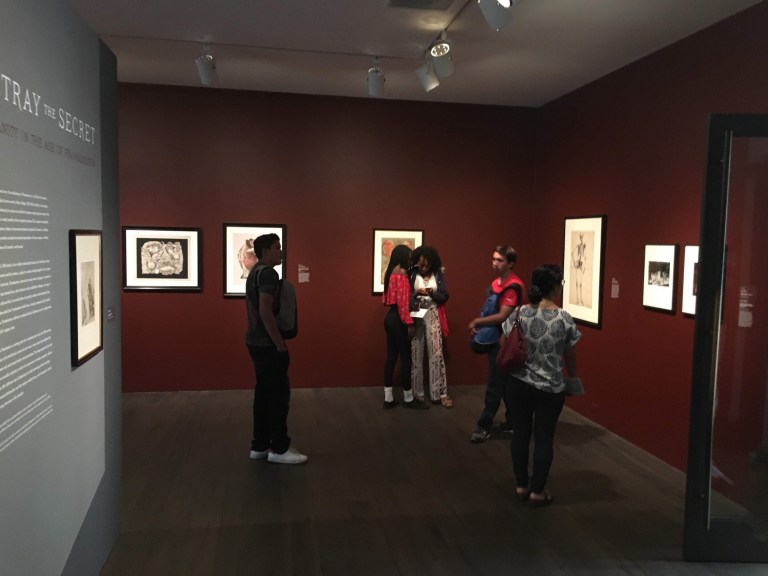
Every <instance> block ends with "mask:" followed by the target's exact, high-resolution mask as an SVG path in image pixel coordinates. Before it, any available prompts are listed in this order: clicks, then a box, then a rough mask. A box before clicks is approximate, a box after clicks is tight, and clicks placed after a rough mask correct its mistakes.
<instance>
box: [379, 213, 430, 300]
mask: <svg viewBox="0 0 768 576" xmlns="http://www.w3.org/2000/svg"><path fill="white" fill-rule="evenodd" d="M423 239H424V231H423V230H380V229H378V228H374V230H373V294H381V293H382V292H384V273H385V272H386V271H387V266H388V265H389V256H390V254H392V250H394V248H395V246H397V245H399V244H405V245H406V246H408V248H410V249H411V250H413V249H414V248H417V247H418V246H421V244H422V242H423Z"/></svg>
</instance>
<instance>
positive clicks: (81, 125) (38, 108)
mask: <svg viewBox="0 0 768 576" xmlns="http://www.w3.org/2000/svg"><path fill="white" fill-rule="evenodd" d="M0 98H2V99H3V100H4V101H5V102H7V103H8V105H10V106H12V107H14V108H17V109H18V110H19V112H26V113H28V114H31V115H32V116H40V115H41V114H42V115H43V116H44V117H47V118H51V119H53V120H55V121H56V123H57V124H58V126H59V128H60V129H61V130H63V131H64V132H69V133H70V134H72V135H73V136H74V137H75V138H79V139H80V140H82V141H83V142H87V143H88V144H91V145H94V144H95V143H96V128H94V127H93V126H91V125H90V124H88V123H87V122H85V121H84V120H82V119H81V118H78V117H77V116H76V115H75V114H72V113H71V112H68V111H67V110H64V109H63V108H55V107H53V106H49V105H48V104H46V103H45V102H41V100H42V97H41V96H40V94H37V93H36V92H34V91H32V90H30V89H29V88H25V87H24V86H22V85H21V84H20V83H19V82H17V81H16V80H14V79H13V78H11V77H10V76H7V75H5V74H2V73H0Z"/></svg>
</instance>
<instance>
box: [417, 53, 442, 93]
mask: <svg viewBox="0 0 768 576" xmlns="http://www.w3.org/2000/svg"><path fill="white" fill-rule="evenodd" d="M416 76H418V78H419V80H420V81H421V87H422V88H424V92H429V91H430V90H434V89H435V88H437V87H438V86H439V85H440V79H439V78H438V77H437V74H435V65H434V63H433V62H432V59H431V58H427V59H426V60H424V64H422V65H421V66H419V67H418V68H417V69H416Z"/></svg>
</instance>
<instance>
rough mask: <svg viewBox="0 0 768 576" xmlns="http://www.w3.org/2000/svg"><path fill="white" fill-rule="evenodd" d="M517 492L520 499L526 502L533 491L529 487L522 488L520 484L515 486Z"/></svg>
mask: <svg viewBox="0 0 768 576" xmlns="http://www.w3.org/2000/svg"><path fill="white" fill-rule="evenodd" d="M515 494H517V498H518V500H520V501H521V502H525V501H526V500H528V498H529V497H530V496H531V491H530V490H529V489H528V488H522V487H521V486H518V487H517V488H515Z"/></svg>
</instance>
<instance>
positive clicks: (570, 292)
mask: <svg viewBox="0 0 768 576" xmlns="http://www.w3.org/2000/svg"><path fill="white" fill-rule="evenodd" d="M607 221H608V218H607V216H605V215H598V216H575V217H566V218H565V231H564V238H563V309H564V310H565V311H566V312H568V313H569V314H570V315H571V316H572V317H573V319H574V320H575V321H576V322H577V323H579V324H583V325H585V326H591V327H593V328H598V329H600V328H602V325H603V286H604V283H605V282H604V280H605V278H604V276H605V240H606V229H607Z"/></svg>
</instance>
